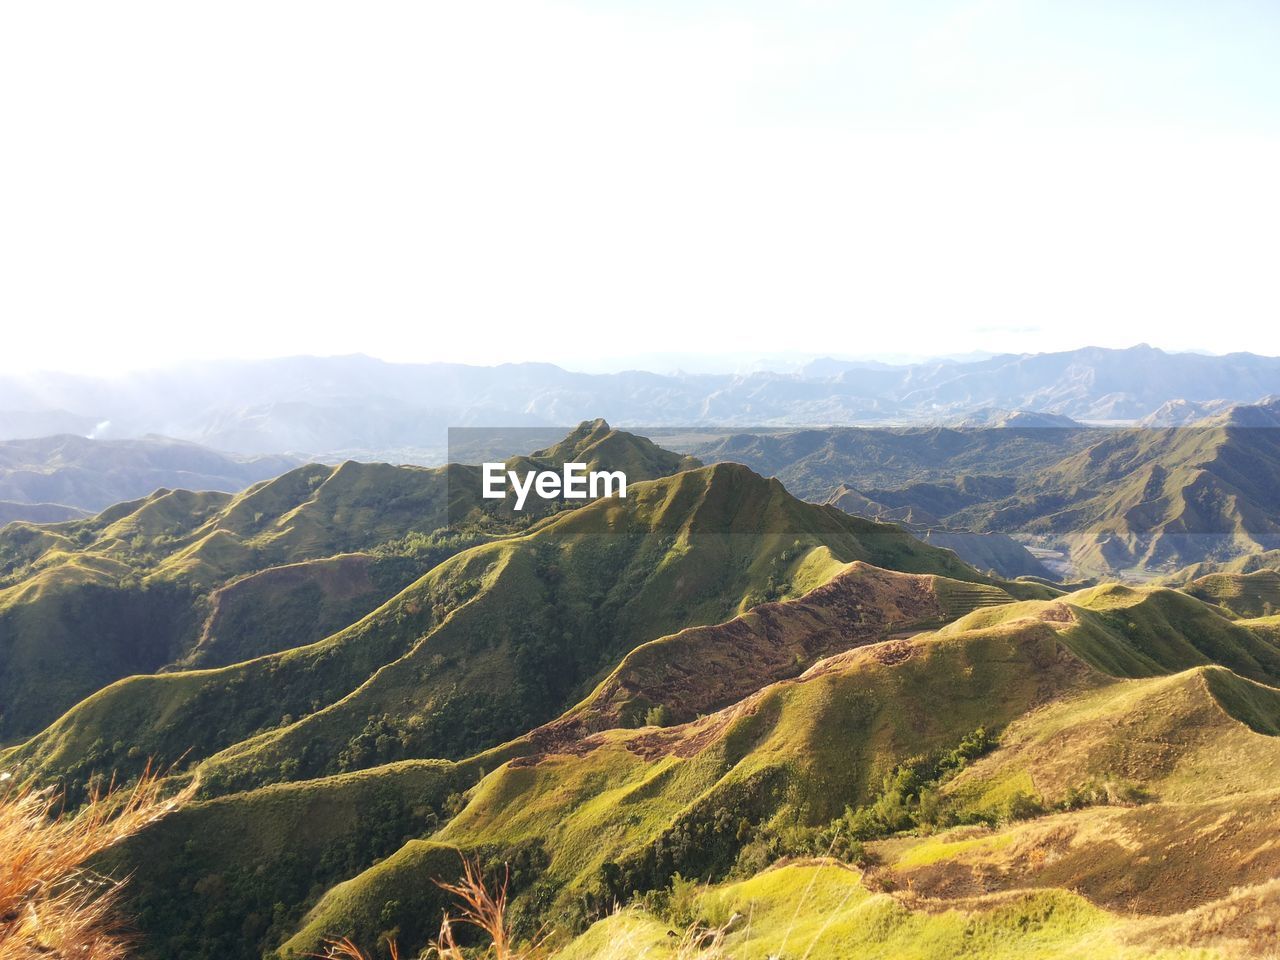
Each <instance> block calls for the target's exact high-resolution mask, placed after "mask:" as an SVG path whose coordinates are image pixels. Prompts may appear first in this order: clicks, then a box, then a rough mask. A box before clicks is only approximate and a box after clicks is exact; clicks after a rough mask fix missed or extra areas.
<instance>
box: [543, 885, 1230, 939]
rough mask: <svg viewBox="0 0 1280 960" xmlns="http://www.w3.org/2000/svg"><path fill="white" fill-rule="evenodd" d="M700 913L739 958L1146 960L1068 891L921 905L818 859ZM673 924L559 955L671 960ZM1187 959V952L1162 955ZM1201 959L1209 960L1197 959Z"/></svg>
mask: <svg viewBox="0 0 1280 960" xmlns="http://www.w3.org/2000/svg"><path fill="white" fill-rule="evenodd" d="M695 908H696V912H697V914H698V915H699V917H702V918H705V919H706V921H707V922H709V923H710V924H712V925H720V924H723V923H725V922H727V921H728V920H729V919H730V918H731V917H733V916H735V915H737V916H740V917H742V918H743V921H742V922H741V923H740V924H739V925H738V927H737V928H736V932H735V933H732V934H730V935H729V937H728V940H727V942H726V949H727V950H729V951H731V955H732V956H734V957H737V958H742V960H769V958H772V957H780V956H785V957H790V956H796V957H807V958H810V960H846V958H848V957H858V958H866V960H939V958H944V957H947V958H949V957H969V956H972V957H983V958H986V960H1066V958H1075V960H1095V958H1097V960H1123V958H1137V957H1150V956H1152V954H1151V953H1150V952H1149V951H1147V950H1145V949H1143V948H1142V947H1139V946H1135V945H1131V944H1128V943H1126V942H1125V939H1126V933H1127V930H1126V924H1125V921H1123V920H1121V919H1120V918H1118V917H1115V916H1113V915H1109V914H1108V913H1107V912H1106V911H1103V910H1099V909H1097V908H1096V907H1093V906H1091V905H1090V904H1089V903H1088V902H1086V901H1085V900H1083V899H1082V898H1080V897H1077V896H1073V895H1071V894H1069V893H1066V892H1063V891H1045V892H1039V893H1026V894H1019V895H1013V896H1008V897H1003V898H998V899H997V898H993V899H991V900H990V901H989V902H986V903H977V904H973V905H971V906H970V907H969V908H967V909H950V910H945V911H942V910H938V909H936V908H935V909H929V908H928V907H925V906H923V905H922V906H920V907H915V908H913V906H912V905H910V904H908V903H904V902H903V901H902V900H901V899H899V898H895V897H893V896H890V895H887V894H884V893H873V892H871V891H870V890H868V889H867V887H866V886H865V884H864V883H863V879H862V877H861V876H860V874H859V873H858V872H857V871H855V870H851V869H849V868H848V867H845V866H843V865H840V864H834V863H823V862H821V861H813V862H807V863H794V864H788V865H785V866H781V867H778V868H776V869H773V870H769V871H766V872H764V873H761V874H759V875H757V876H754V877H752V878H750V879H748V880H743V881H737V882H733V883H726V884H722V885H718V886H714V887H711V888H710V889H708V890H706V891H705V892H702V893H701V894H700V895H699V896H698V897H697V899H696V902H695ZM679 932H682V931H673V930H672V929H671V927H670V926H669V925H668V924H667V923H665V922H662V921H660V920H658V919H657V918H655V917H652V916H649V915H646V914H644V913H643V912H641V911H634V910H633V911H626V912H623V913H620V914H618V915H616V916H613V917H610V918H608V919H606V920H603V921H601V922H599V923H597V924H596V925H595V926H593V927H592V928H591V929H590V930H589V931H588V932H587V933H585V934H584V935H582V936H581V937H580V938H578V939H577V940H576V941H575V942H574V943H572V944H571V945H569V946H568V947H567V948H566V949H564V950H563V951H562V952H560V953H558V954H557V955H556V957H557V960H623V958H627V960H635V958H640V957H643V958H647V960H663V958H674V957H675V956H676V950H675V947H674V944H675V943H676V942H677V940H678V938H677V936H676V934H678V933H679ZM1162 956H1164V957H1166V958H1168V960H1173V958H1175V957H1190V956H1193V955H1192V954H1190V953H1181V952H1173V951H1170V952H1169V953H1166V954H1162ZM1199 956H1200V960H1206V958H1205V957H1204V955H1199Z"/></svg>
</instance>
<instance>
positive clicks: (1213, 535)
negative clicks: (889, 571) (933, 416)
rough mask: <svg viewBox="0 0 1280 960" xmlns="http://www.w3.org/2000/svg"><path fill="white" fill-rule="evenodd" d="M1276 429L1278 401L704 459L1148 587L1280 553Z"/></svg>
mask: <svg viewBox="0 0 1280 960" xmlns="http://www.w3.org/2000/svg"><path fill="white" fill-rule="evenodd" d="M1278 426H1280V402H1277V401H1275V400H1268V401H1265V402H1263V403H1261V404H1235V405H1231V406H1230V407H1228V408H1225V409H1223V410H1220V411H1219V412H1217V413H1216V414H1214V415H1213V416H1211V417H1208V418H1207V419H1204V420H1201V421H1198V422H1197V423H1196V424H1195V425H1193V426H1189V427H1164V428H1124V429H1117V428H1110V429H1100V428H1080V429H1060V430H1059V429H1034V428H1026V429H1013V428H994V429H952V428H937V429H921V428H903V429H897V430H887V429H862V428H839V429H833V430H803V431H792V432H781V433H761V434H739V435H734V436H730V437H728V438H724V439H720V440H714V441H711V442H709V443H704V444H702V445H700V446H696V447H695V450H696V452H697V454H698V456H699V457H700V458H702V459H703V460H705V461H708V462H715V461H717V460H720V459H733V460H741V461H742V462H745V463H747V464H750V465H751V466H752V467H753V468H754V469H757V470H760V471H761V472H764V473H766V474H771V475H774V476H778V477H780V478H782V479H783V481H784V482H786V483H788V484H792V485H794V486H795V487H797V489H799V490H800V491H801V492H802V493H803V494H804V495H805V496H808V497H810V498H813V499H830V500H831V501H832V502H834V503H837V504H838V505H840V506H841V507H842V509H847V510H849V511H851V512H855V513H858V514H860V515H865V516H873V517H878V518H881V519H886V520H894V521H898V522H904V523H907V524H909V525H912V526H914V527H915V528H916V529H917V530H924V529H929V530H934V529H937V530H946V531H961V532H964V533H969V534H1002V535H1006V536H1012V537H1015V538H1018V539H1019V540H1020V541H1022V542H1023V544H1024V545H1025V544H1027V543H1032V542H1034V543H1036V544H1038V545H1040V546H1047V547H1052V548H1056V549H1058V550H1060V551H1062V552H1063V553H1064V554H1065V555H1068V556H1069V558H1070V562H1071V564H1072V565H1073V567H1074V569H1075V570H1076V574H1077V576H1080V575H1083V576H1094V575H1099V576H1116V575H1118V574H1138V575H1142V576H1148V575H1153V574H1161V575H1171V574H1172V573H1173V571H1175V570H1178V569H1179V568H1181V567H1184V566H1189V565H1192V564H1204V563H1207V564H1211V565H1212V564H1218V565H1222V564H1230V563H1232V562H1233V561H1235V560H1236V559H1241V558H1247V557H1249V556H1252V555H1257V554H1261V553H1265V552H1267V551H1271V550H1275V549H1277V547H1280V499H1278V497H1277V492H1276V491H1277V490H1280V430H1277V429H1276V428H1277V427H1278ZM979 542H980V541H974V543H975V545H976V544H977V543H979ZM957 549H959V547H957ZM966 559H970V560H972V561H974V562H979V563H980V562H981V561H980V560H979V559H978V557H977V555H970V556H969V557H967V558H966ZM1002 572H1004V573H1005V574H1006V575H1008V573H1009V570H1008V569H1006V570H1003V571H1002ZM1203 572H1208V570H1207V569H1206V570H1205V571H1203ZM1033 575H1037V576H1039V575H1042V574H1033Z"/></svg>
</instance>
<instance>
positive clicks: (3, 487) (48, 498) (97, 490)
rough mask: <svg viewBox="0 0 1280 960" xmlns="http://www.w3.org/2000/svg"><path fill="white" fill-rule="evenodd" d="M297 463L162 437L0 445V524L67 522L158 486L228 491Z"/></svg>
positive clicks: (67, 438)
mask: <svg viewBox="0 0 1280 960" xmlns="http://www.w3.org/2000/svg"><path fill="white" fill-rule="evenodd" d="M298 464H299V460H298V459H297V458H295V457H288V456H279V455H274V456H255V457H244V456H234V455H230V454H226V453H221V452H219V451H216V450H210V449H208V448H207V447H201V446H198V445H197V444H194V443H186V442H183V441H180V440H170V439H167V438H165V437H142V438H140V439H136V440H90V439H86V438H85V437H79V436H74V435H71V434H59V435H55V436H49V437H40V438H37V439H32V440H5V441H0V524H3V523H7V522H9V521H10V520H32V521H35V522H50V521H56V520H67V519H70V518H72V517H75V516H79V515H83V512H84V511H85V510H91V511H92V510H101V509H103V508H104V507H109V506H110V505H111V504H113V503H119V502H120V501H122V500H136V499H138V498H139V497H145V496H147V495H148V494H150V493H153V492H154V491H156V490H157V489H159V488H161V487H183V488H186V489H188V490H220V491H223V492H226V493H234V492H236V491H239V490H243V489H244V488H245V487H247V486H249V485H250V484H251V483H256V482H257V481H259V480H266V479H268V478H270V477H274V476H276V475H278V474H281V473H283V472H284V471H286V470H289V469H291V468H293V467H296V466H297V465H298Z"/></svg>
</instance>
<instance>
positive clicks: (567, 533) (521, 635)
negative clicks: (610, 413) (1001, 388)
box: [7, 464, 1044, 792]
mask: <svg viewBox="0 0 1280 960" xmlns="http://www.w3.org/2000/svg"><path fill="white" fill-rule="evenodd" d="M855 560H863V561H867V562H871V563H874V564H876V565H877V566H883V567H888V568H891V569H897V570H904V571H908V572H928V573H943V574H949V575H952V576H954V577H958V578H965V579H969V580H973V581H975V582H976V583H985V582H987V581H985V578H982V577H980V576H979V575H978V574H976V573H974V572H973V571H972V570H970V569H969V568H966V567H964V566H963V565H962V564H960V563H959V562H958V561H957V560H956V559H955V557H954V556H953V555H952V554H950V553H948V552H946V551H941V550H937V549H934V548H931V547H927V546H925V545H923V544H921V543H919V542H918V541H915V540H913V539H912V538H911V537H910V536H908V535H907V534H905V533H903V532H902V531H900V530H897V529H896V528H893V527H886V526H883V525H880V524H875V523H871V522H869V521H864V520H860V519H857V518H853V517H848V516H846V515H844V514H842V513H840V512H839V511H836V510H833V509H830V508H825V507H819V506H815V505H812V504H806V503H803V502H801V501H798V500H795V499H794V498H792V497H791V496H790V495H788V494H787V493H786V491H785V490H783V489H782V487H781V485H780V484H778V483H777V481H767V480H764V479H763V478H760V477H758V476H756V475H755V474H753V473H751V471H749V470H747V469H746V468H744V467H739V466H733V465H728V464H722V465H719V466H716V467H707V468H702V469H699V470H692V471H686V472H684V473H680V474H677V475H675V476H673V477H669V478H663V479H659V480H654V481H648V482H641V483H636V484H634V485H632V486H631V487H630V489H629V491H628V497H627V498H626V499H625V500H613V499H611V500H601V501H597V502H595V503H592V504H589V505H587V506H585V507H582V508H580V509H577V510H573V511H569V512H567V513H564V514H562V515H560V516H557V517H556V518H554V519H552V520H550V521H549V522H546V523H544V524H542V525H540V526H539V527H538V528H537V529H536V530H534V531H533V532H531V533H529V534H526V535H524V536H517V537H512V538H507V539H502V540H498V541H495V542H492V543H488V544H482V545H479V546H476V547H472V548H470V549H468V550H464V551H463V552H461V553H459V554H457V555H456V556H454V557H452V558H451V559H449V560H446V561H445V562H444V563H441V564H440V565H439V566H437V567H435V568H433V569H432V570H431V571H430V572H429V573H427V574H426V575H425V576H424V577H422V578H421V579H420V580H418V581H416V582H415V583H413V584H412V585H411V586H409V587H408V588H406V589H405V590H403V591H402V592H400V593H399V594H397V595H396V596H395V597H394V598H392V599H391V600H389V601H387V602H386V603H384V604H383V605H381V606H380V607H378V608H377V609H376V610H374V611H373V612H372V613H370V614H369V615H367V616H366V617H364V618H363V619H362V620H359V621H357V622H356V623H354V624H352V625H351V626H349V627H346V628H344V629H342V630H340V631H338V632H337V633H334V634H333V635H332V636H330V637H327V638H325V639H323V640H321V641H319V642H317V643H313V644H310V645H308V646H302V647H295V648H292V649H289V650H286V651H283V652H280V653H276V654H272V655H269V656H265V657H261V658H259V659H255V660H250V661H247V662H244V663H237V664H233V665H231V666H227V667H223V668H220V669H216V670H204V671H175V672H169V673H163V674H158V675H146V676H135V677H131V678H128V679H126V680H122V681H120V682H117V683H116V684H114V685H112V686H110V687H108V688H106V689H104V690H102V691H100V692H99V693H97V694H95V695H94V696H92V697H90V698H88V699H87V700H85V701H84V702H83V703H81V704H80V705H79V706H77V707H76V708H75V709H74V710H72V711H70V712H69V713H67V714H66V715H65V716H63V717H61V718H60V719H59V720H57V721H56V722H55V723H54V724H53V725H51V726H50V727H49V728H48V729H47V730H46V731H44V732H43V733H41V734H40V735H38V736H37V737H35V738H33V739H32V740H31V741H29V742H28V743H26V744H24V745H23V746H22V747H20V748H18V749H15V750H14V751H13V752H12V753H11V754H10V756H9V757H8V758H7V759H8V760H9V761H10V762H18V763H21V764H22V765H23V767H24V768H27V769H32V770H39V771H40V772H41V773H42V775H45V776H51V775H58V776H67V777H70V778H71V780H72V782H73V783H77V784H78V783H84V782H87V780H88V778H89V777H90V776H91V775H92V773H93V771H95V770H101V771H106V770H107V769H117V770H126V771H133V770H135V769H136V768H137V767H138V766H139V764H140V763H141V762H142V761H143V759H144V758H145V757H158V758H166V759H168V758H177V757H180V756H182V757H185V758H186V760H187V762H189V763H200V764H201V768H200V769H201V775H202V777H203V779H204V783H205V789H206V791H208V792H223V791H226V790H229V789H240V788H244V787H246V786H251V785H255V784H258V783H264V782H274V781H278V780H286V779H297V778H299V777H308V776H317V775H322V774H328V773H336V772H340V771H342V770H345V769H359V768H361V767H366V766H370V765H372V764H376V763H382V762H387V761H390V760H395V759H399V758H403V757H462V756H465V755H467V754H469V753H472V752H474V751H476V750H478V749H482V748H484V747H486V746H488V745H491V744H494V743H497V742H500V741H502V740H505V739H508V738H510V737H513V736H516V735H518V734H520V733H521V732H523V731H525V730H528V729H530V728H531V727H534V726H536V725H538V724H540V723H543V722H546V721H548V720H550V719H552V718H553V717H554V716H555V715H556V714H557V713H559V712H560V711H562V710H564V709H566V708H567V707H569V706H571V705H572V704H573V703H574V702H575V701H576V700H578V699H579V698H581V697H582V696H583V695H584V694H585V693H586V691H587V690H588V689H589V688H590V686H591V685H593V684H594V683H595V682H596V681H597V680H598V679H599V678H600V677H601V676H603V675H604V673H605V672H607V671H608V670H609V669H611V668H612V667H613V666H614V665H615V664H616V663H617V662H618V660H619V659H620V658H621V657H623V656H624V655H625V654H626V653H627V652H628V651H629V650H631V649H632V648H634V647H635V646H637V645H639V644H641V643H644V642H645V641H646V640H649V639H651V638H654V637H660V636H663V635H666V634H671V633H674V632H676V631H678V630H680V629H682V628H684V627H686V626H690V625H694V624H705V623H715V622H719V621H721V620H724V619H726V618H728V617H731V616H733V615H735V614H736V613H738V612H741V611H744V610H746V609H748V608H750V607H753V606H755V605H757V604H759V603H761V602H766V601H768V600H771V599H781V598H786V597H789V596H795V595H798V594H799V593H803V592H805V591H806V590H807V589H809V588H811V587H813V586H816V585H818V584H821V583H823V582H825V581H826V580H828V579H830V577H832V576H833V575H834V574H835V573H837V572H839V570H840V569H841V568H842V567H843V565H845V564H847V563H850V562H853V561H855ZM1009 588H1010V589H1018V590H1021V591H1024V592H1025V591H1031V592H1033V593H1034V592H1036V591H1040V592H1041V593H1043V592H1044V591H1043V588H1039V587H1031V586H1017V587H1014V586H1012V585H1011V586H1010V587H1009ZM995 592H996V594H999V591H998V590H997V591H995ZM999 595H1000V596H1004V595H1003V594H999ZM117 744H119V745H120V746H119V747H118V748H117V747H115V746H114V745H117ZM130 753H132V759H130V757H129V756H128V755H127V754H130Z"/></svg>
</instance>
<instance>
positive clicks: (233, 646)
mask: <svg viewBox="0 0 1280 960" xmlns="http://www.w3.org/2000/svg"><path fill="white" fill-rule="evenodd" d="M566 460H573V461H582V462H586V463H588V464H590V465H591V467H592V468H596V467H598V466H601V465H606V464H607V465H611V469H612V468H616V467H614V466H612V465H614V464H622V465H625V469H627V470H628V471H629V473H628V476H629V477H630V478H631V479H632V480H633V481H636V480H643V479H646V478H652V477H656V476H665V475H667V474H669V473H672V472H675V471H677V470H680V469H683V468H685V467H687V466H689V465H690V464H691V461H690V460H689V459H688V458H685V457H681V456H679V455H677V454H672V453H669V452H667V451H664V450H661V449H659V448H658V447H655V446H654V445H653V444H652V443H651V442H650V441H648V440H645V439H644V438H641V437H635V436H633V435H631V434H627V433H623V432H621V431H616V430H612V429H611V428H610V427H609V426H608V424H606V423H604V421H594V422H589V423H584V424H582V425H581V426H580V427H579V428H577V429H576V430H574V431H573V432H572V433H570V434H569V436H568V437H566V438H565V440H564V441H562V442H561V443H559V444H557V445H556V446H554V447H552V448H549V449H547V450H543V451H539V452H537V453H534V454H533V455H532V456H529V457H517V458H513V459H512V460H511V461H509V464H508V466H509V467H510V468H511V469H525V468H529V467H558V466H559V464H561V463H563V462H565V461H566ZM480 490H481V482H480V473H479V468H478V467H473V466H465V465H458V464H451V465H449V466H448V467H441V468H434V469H427V468H422V467H407V466H392V465H390V464H376V463H356V462H353V461H348V462H346V463H343V464H341V465H339V466H337V467H328V466H322V465H319V464H309V465H307V466H303V467H299V468H297V469H294V470H291V471H289V472H288V473H285V474H283V475H281V476H279V477H277V478H275V479H272V480H268V481H265V482H263V483H260V484H257V485H255V486H253V487H251V488H249V489H248V490H246V491H244V492H243V493H240V494H237V495H230V494H223V493H210V492H204V493H193V492H191V491H186V490H172V491H171V490H158V491H156V492H155V493H153V494H152V495H151V496H149V497H146V498H144V499H142V500H137V501H133V502H129V503H121V504H117V505H115V506H113V507H111V508H109V509H107V510H105V511H103V512H102V513H101V514H98V515H97V516H94V517H90V518H87V519H83V520H74V521H68V522H64V523H58V524H49V525H35V524H23V523H15V524H10V525H8V526H6V527H4V528H3V529H0V704H3V708H0V710H2V712H0V744H4V743H13V742H15V741H17V740H20V739H21V738H23V737H26V736H30V735H31V734H34V733H36V732H37V731H39V730H40V729H42V728H43V727H45V726H47V725H48V724H49V723H51V722H52V721H54V720H55V719H56V718H57V717H58V716H59V715H60V714H61V713H62V712H64V711H65V710H67V709H69V708H70V707H72V706H73V705H75V704H76V703H77V702H78V701H80V700H82V699H84V698H85V697H87V696H89V695H90V694H92V693H93V692H94V691H96V690H99V689H101V688H102V687H104V686H106V685H108V684H110V683H111V682H113V681H116V680H119V679H121V678H123V677H127V676H130V675H134V674H151V673H155V672H157V671H160V670H163V669H168V668H172V667H174V666H176V665H185V666H218V665H225V664H230V663H233V662H236V661H237V660H243V659H248V658H250V657H255V656H259V655H262V654H266V653H273V652H277V651H281V650H284V649H287V648H290V647H296V646H302V645H305V644H308V643H311V642H314V641H316V640H319V639H321V638H323V637H324V636H327V635H328V634H330V633H334V632H337V631H339V630H340V629H342V628H344V627H346V626H348V625H350V624H352V623H354V622H355V621H357V620H358V619H359V618H360V617H362V616H363V615H365V614H367V613H369V612H370V611H372V610H373V609H374V608H375V607H377V606H379V605H380V604H381V603H383V602H385V601H387V600H388V599H390V598H391V597H392V596H394V595H395V594H396V593H398V592H399V591H400V590H401V589H403V588H404V587H405V586H407V585H408V584H409V583H411V582H412V581H413V580H415V579H416V578H418V577H420V576H421V575H422V574H423V573H425V572H426V571H428V570H430V569H431V568H432V567H433V566H435V565H436V564H437V563H439V562H440V561H442V560H444V559H446V558H447V557H449V556H451V555H452V554H454V553H456V552H458V551H459V550H460V549H463V548H464V547H467V546H470V545H472V544H475V543H479V542H485V541H488V540H493V539H495V538H499V537H502V536H509V535H512V534H516V533H520V532H522V531H524V530H527V529H529V528H530V526H531V525H532V524H536V523H537V522H539V520H540V519H543V518H544V517H545V514H546V513H547V512H549V511H555V510H557V509H561V508H563V507H564V506H566V505H565V504H563V503H557V502H549V503H539V504H534V503H531V504H530V506H529V509H527V510H526V511H524V512H523V513H521V514H516V513H514V511H512V510H511V508H510V503H509V501H482V500H481V499H480ZM355 554H359V555H360V556H359V557H356V556H348V557H347V559H345V560H343V561H335V560H332V559H331V558H334V557H337V556H347V555H355ZM321 561H323V562H321ZM335 563H337V564H338V566H337V567H335ZM357 568H362V569H361V571H360V572H357ZM58 664H65V665H66V666H65V667H60V666H59V667H55V665H58ZM294 712H295V714H296V713H297V712H298V711H297V710H295V711H294ZM277 719H278V718H277ZM111 742H114V738H113V739H111V740H108V743H111ZM179 752H181V751H179ZM169 755H170V756H173V754H169Z"/></svg>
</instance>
